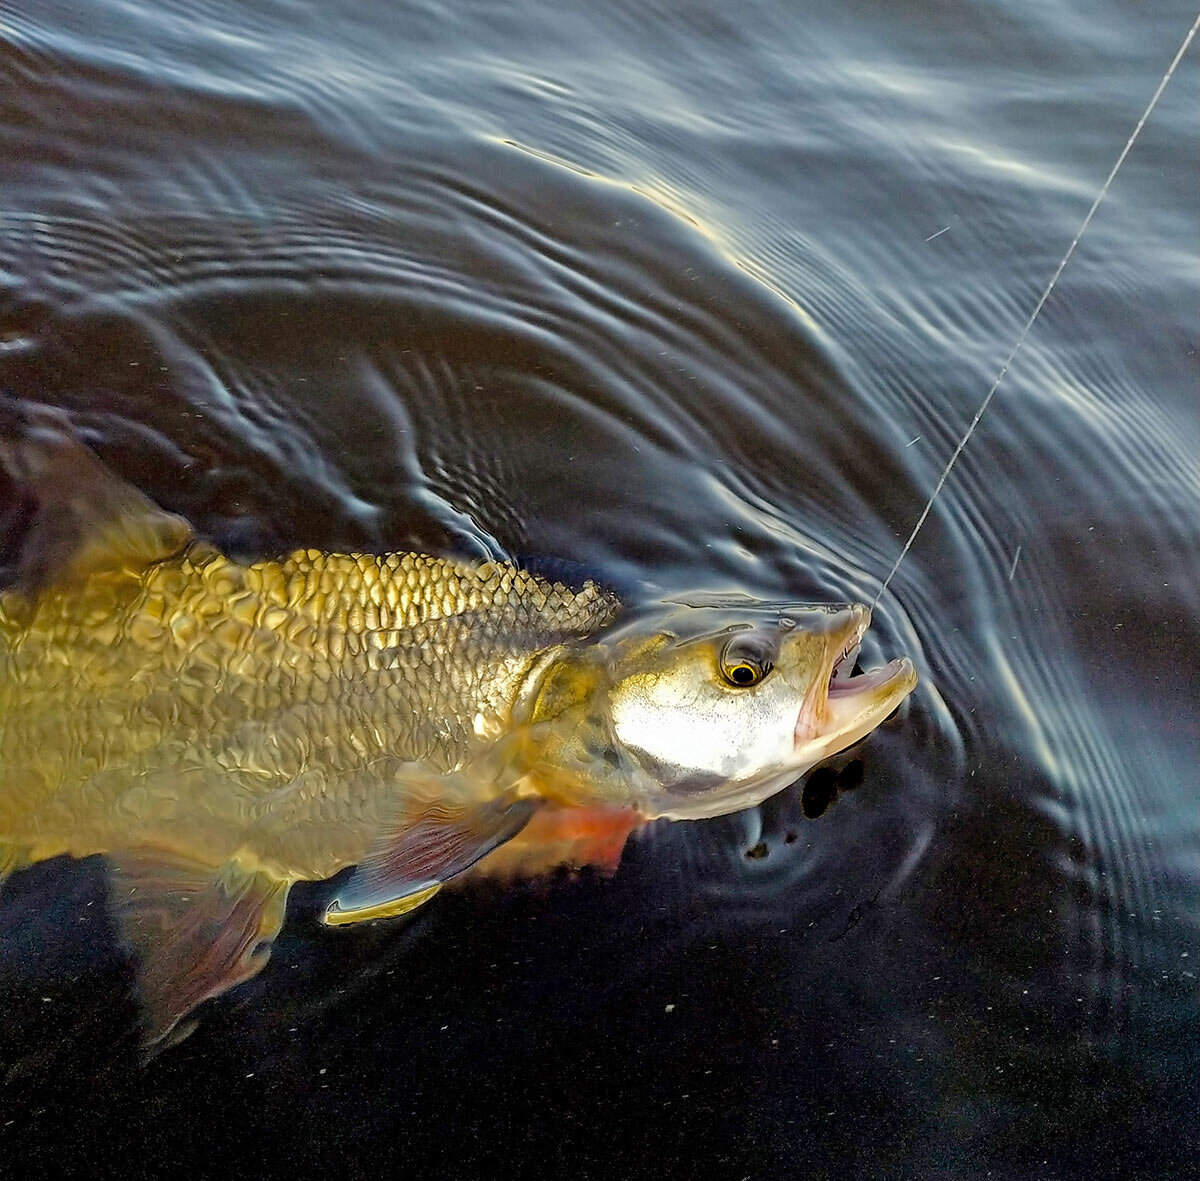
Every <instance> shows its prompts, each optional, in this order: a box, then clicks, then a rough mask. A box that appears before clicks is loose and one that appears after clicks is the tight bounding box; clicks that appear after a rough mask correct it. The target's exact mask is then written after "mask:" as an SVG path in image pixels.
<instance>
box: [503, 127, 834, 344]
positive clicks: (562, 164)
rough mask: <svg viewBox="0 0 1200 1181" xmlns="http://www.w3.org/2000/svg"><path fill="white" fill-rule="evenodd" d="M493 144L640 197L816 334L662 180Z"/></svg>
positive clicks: (513, 144) (511, 143) (803, 315)
mask: <svg viewBox="0 0 1200 1181" xmlns="http://www.w3.org/2000/svg"><path fill="white" fill-rule="evenodd" d="M491 138H492V142H493V143H497V144H500V145H501V146H502V147H506V148H515V149H516V150H517V151H518V152H524V153H525V154H526V155H529V156H533V157H534V158H535V159H538V160H542V161H544V162H545V163H547V164H553V165H555V166H556V167H558V168H565V169H566V170H567V171H568V172H573V173H575V175H576V176H584V177H587V179H588V180H591V181H596V182H598V183H599V184H604V185H612V186H613V187H614V188H618V189H624V190H625V191H626V192H628V193H634V194H636V195H637V196H639V197H642V198H644V199H645V200H647V201H650V202H651V203H653V204H654V205H657V206H658V207H659V208H660V209H662V210H663V211H664V212H666V213H669V214H670V215H671V216H672V217H674V218H677V219H678V220H680V221H682V222H684V223H685V224H686V225H688V226H690V227H691V228H692V229H694V230H695V231H696V232H697V233H698V234H699V235H700V236H701V237H702V238H704V240H705V241H706V242H708V243H709V244H710V245H711V246H712V248H713V249H714V250H715V251H716V252H717V254H719V255H720V256H721V258H722V260H723V261H725V262H727V263H728V264H729V265H730V266H733V267H736V268H737V269H738V270H739V271H742V272H743V273H744V274H745V275H747V276H749V277H750V278H751V279H753V280H754V281H755V282H756V283H758V284H759V285H760V286H762V287H765V288H766V289H767V290H768V291H770V292H771V294H772V295H774V296H776V298H778V299H781V300H782V301H783V302H784V303H785V304H787V306H788V307H789V308H790V309H791V310H792V311H793V312H794V313H795V314H796V315H797V316H799V317H800V319H801V320H802V321H803V322H804V327H805V328H806V329H807V330H808V331H810V332H819V328H818V325H817V322H816V321H815V320H814V319H813V318H812V317H811V316H810V315H809V314H808V312H807V311H805V310H804V308H803V307H801V306H800V304H798V303H797V302H796V301H795V300H794V299H793V298H792V297H791V296H790V295H788V293H787V292H786V291H783V290H782V289H781V288H779V287H777V286H776V285H775V283H773V282H772V281H771V279H770V278H769V277H768V276H767V275H765V274H764V273H763V272H762V271H761V270H760V269H759V268H758V267H757V266H756V265H755V264H754V263H752V262H750V261H749V260H748V259H744V258H742V257H740V256H739V255H738V254H737V252H736V251H735V250H734V249H733V247H732V246H731V245H730V244H729V242H728V241H727V240H726V239H725V238H724V237H723V236H722V235H721V234H720V232H719V231H718V230H716V229H715V228H714V227H713V226H712V225H710V224H709V223H708V222H706V221H704V220H703V219H702V218H700V217H699V216H697V215H696V214H695V213H694V212H693V211H692V210H690V209H688V208H687V207H686V206H685V205H684V204H683V202H682V201H681V199H680V197H679V195H678V194H677V193H676V192H674V191H673V190H671V189H670V188H668V187H667V186H666V185H664V184H663V183H662V182H661V181H657V180H648V181H641V182H634V181H625V180H615V179H613V178H612V177H610V176H605V175H603V174H602V173H599V172H594V171H593V170H592V169H590V168H584V167H583V166H582V165H580V164H575V163H572V162H571V161H570V160H564V159H563V158H562V157H561V156H555V155H553V154H552V153H550V152H545V151H543V150H542V149H540V148H534V147H530V146H529V144H523V143H520V142H519V141H517V140H513V139H505V138H503V137H500V136H493V137H491Z"/></svg>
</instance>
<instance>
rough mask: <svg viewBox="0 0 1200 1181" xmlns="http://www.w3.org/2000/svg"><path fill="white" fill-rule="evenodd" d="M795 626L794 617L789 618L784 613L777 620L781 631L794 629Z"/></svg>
mask: <svg viewBox="0 0 1200 1181" xmlns="http://www.w3.org/2000/svg"><path fill="white" fill-rule="evenodd" d="M795 627H796V621H795V620H794V619H789V618H788V617H787V616H786V615H785V616H784V617H783V618H782V619H781V620H780V621H779V630H780V631H781V632H790V631H794V630H795Z"/></svg>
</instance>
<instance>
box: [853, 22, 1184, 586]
mask: <svg viewBox="0 0 1200 1181" xmlns="http://www.w3.org/2000/svg"><path fill="white" fill-rule="evenodd" d="M1197 29H1200V13H1197V14H1196V19H1195V20H1194V21H1193V22H1192V27H1191V28H1190V29H1189V30H1188V34H1187V36H1186V37H1184V39H1183V44H1182V45H1180V46H1179V50H1178V52H1177V53H1176V54H1175V57H1174V58H1173V59H1172V61H1171V64H1170V65H1169V66H1168V67H1167V72H1166V73H1165V74H1163V76H1162V80H1161V81H1160V82H1159V84H1158V88H1157V89H1156V90H1155V91H1154V94H1153V95H1152V96H1151V98H1150V101H1149V103H1147V104H1146V109H1145V110H1144V111H1143V112H1142V117H1141V118H1140V119H1139V120H1138V121H1137V126H1136V127H1134V129H1133V131H1132V132H1131V134H1130V136H1129V138H1128V139H1127V140H1126V141H1125V146H1124V147H1123V148H1122V149H1121V154H1120V155H1119V156H1118V157H1117V162H1116V163H1115V164H1114V165H1113V166H1112V170H1111V171H1110V172H1109V174H1108V176H1107V177H1106V178H1105V181H1104V184H1102V185H1101V186H1100V191H1099V192H1098V193H1097V194H1096V199H1095V200H1094V201H1093V202H1092V207H1091V209H1089V210H1088V211H1087V216H1086V217H1085V218H1084V219H1083V221H1082V223H1080V226H1079V229H1078V230H1077V231H1076V232H1075V237H1074V238H1072V239H1071V245H1070V246H1068V247H1067V252H1066V254H1064V255H1063V256H1062V261H1061V262H1060V263H1059V264H1058V267H1057V268H1056V269H1055V271H1054V274H1053V275H1052V276H1051V277H1050V282H1049V283H1047V284H1046V289H1045V290H1044V291H1043V292H1042V295H1041V298H1040V299H1039V300H1038V301H1037V304H1036V305H1035V306H1034V309H1033V311H1032V312H1031V313H1030V315H1029V319H1028V320H1026V321H1025V327H1024V328H1022V329H1021V333H1020V335H1019V336H1018V337H1017V343H1016V344H1014V345H1013V347H1012V351H1011V352H1010V353H1009V354H1008V356H1007V357H1006V358H1005V361H1004V364H1003V365H1001V366H1000V372H999V373H997V374H996V380H995V381H993V382H992V387H991V389H989V390H988V392H987V396H986V397H985V398H984V399H983V401H982V402H981V403H980V404H979V409H978V410H976V411H975V417H974V418H972V419H971V421H970V423H969V424H968V426H967V429H966V431H964V432H963V437H962V438H961V439H959V441H958V446H956V447H955V448H954V450H953V452H951V455H950V458H949V459H948V460H947V461H946V466H945V467H944V468H942V474H941V475H940V476H939V477H938V481H937V483H936V484H935V485H934V486H933V492H932V493H930V496H929V499H928V500H927V501H926V502H925V507H924V508H923V509H922V510H921V515H920V516H919V517H918V518H917V523H916V524H915V525H914V526H913V529H912V532H911V533H910V534H909V535H908V540H907V541H906V542H905V543H904V548H903V549H902V550H901V551H900V556H899V557H898V558H897V559H896V561H895V562H894V563H893V564H892V568H891V570H889V571H888V576H887V577H886V578H885V579H884V580H883V582H882V584H881V585H880V587H879V590H878V591H877V592H876V595H875V598H874V600H873V601H872V603H871V607H872V609H874V608H875V606H876V605H877V604H878V603H879V600H880V599H881V598H882V597H883V592H884V591H885V590H887V588H888V585H889V584H890V583H891V581H892V579H893V578H894V577H895V575H896V571H897V570H899V569H900V563H901V562H903V561H904V559H905V557H906V556H907V554H908V551H909V550H910V549H912V544H913V542H914V541H915V540H916V538H917V534H918V533H920V532H921V526H922V525H924V524H925V520H926V518H927V517H928V516H929V512H930V510H931V509H932V508H933V502H934V501H935V500H937V498H938V494H939V493H940V492H941V490H942V488H943V486H944V485H945V483H946V479H947V478H948V477H949V475H950V472H951V470H952V469H953V467H954V465H955V464H956V463H957V462H958V457H959V456H960V455H961V454H962V453H963V448H964V447H966V445H967V442H968V441H969V440H970V438H971V436H972V435H973V434H974V433H975V428H976V427H977V426H978V425H979V420H980V419H981V418H982V417H983V415H984V413H985V411H986V410H987V408H988V403H989V402H991V400H992V395H993V394H995V392H996V390H997V389H998V388H999V387H1000V383H1001V382H1002V381H1003V380H1004V375H1005V374H1006V373H1007V372H1008V370H1009V366H1010V365H1012V363H1013V359H1014V358H1015V357H1016V355H1017V354H1018V353H1019V352H1020V351H1021V346H1022V345H1023V344H1024V343H1025V338H1026V337H1027V336H1028V335H1029V330H1030V329H1031V328H1032V327H1033V322H1034V321H1035V320H1036V319H1037V318H1038V315H1039V314H1040V313H1041V310H1042V308H1043V307H1045V306H1046V300H1048V299H1049V298H1050V293H1051V292H1052V291H1053V290H1054V287H1055V284H1057V283H1058V280H1059V277H1060V276H1061V275H1062V273H1063V271H1064V270H1065V269H1066V266H1067V263H1068V262H1069V261H1070V260H1071V255H1073V254H1074V253H1075V247H1076V246H1078V245H1079V239H1080V238H1082V237H1083V235H1084V233H1085V232H1086V231H1087V228H1088V226H1089V225H1091V223H1092V217H1093V216H1094V215H1095V213H1096V210H1097V209H1099V208H1100V202H1101V201H1103V200H1104V197H1105V195H1106V194H1107V192H1108V188H1109V185H1111V184H1112V182H1113V177H1114V176H1116V175H1117V172H1118V170H1119V169H1120V167H1121V165H1122V164H1124V163H1125V157H1126V156H1128V155H1129V151H1130V149H1131V148H1132V147H1133V145H1134V142H1135V141H1136V140H1137V137H1138V136H1139V135H1141V133H1142V128H1143V127H1145V125H1146V120H1147V119H1149V118H1150V113H1151V112H1152V111H1153V110H1154V108H1155V107H1156V106H1157V105H1158V100H1159V99H1160V98H1161V97H1162V94H1163V91H1164V90H1166V88H1167V86H1168V85H1169V83H1170V81H1171V78H1172V77H1173V76H1174V74H1175V70H1176V67H1177V66H1178V65H1179V63H1180V62H1181V61H1182V60H1183V55H1184V54H1185V53H1187V50H1188V46H1189V45H1191V43H1192V38H1193V37H1195V36H1196V31H1197Z"/></svg>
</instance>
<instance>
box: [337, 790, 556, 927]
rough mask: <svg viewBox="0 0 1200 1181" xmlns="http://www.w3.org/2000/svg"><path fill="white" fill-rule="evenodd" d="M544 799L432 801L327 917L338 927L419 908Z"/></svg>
mask: <svg viewBox="0 0 1200 1181" xmlns="http://www.w3.org/2000/svg"><path fill="white" fill-rule="evenodd" d="M539 802H540V801H538V800H532V799H514V798H512V797H510V796H502V797H501V798H499V799H496V800H490V801H488V802H487V803H485V804H473V805H463V804H457V803H455V802H453V801H451V800H446V799H445V798H442V799H439V800H437V801H436V802H434V803H431V804H429V805H428V806H427V807H426V808H425V809H424V811H422V812H421V813H420V815H418V816H417V817H416V818H415V819H413V820H412V821H411V822H410V823H408V824H406V826H405V827H404V828H403V829H402V830H401V831H400V832H399V833H396V834H394V835H392V836H390V837H388V838H387V839H386V840H384V841H383V842H381V844H380V845H379V846H378V848H377V849H376V850H375V851H374V852H373V853H372V854H371V855H370V856H369V857H368V858H367V859H366V860H365V861H363V862H362V863H361V864H360V865H359V867H358V868H357V869H356V870H355V871H354V874H353V876H352V877H351V878H350V880H349V881H348V882H347V883H346V885H345V886H343V887H342V889H341V891H340V892H339V893H338V894H337V896H336V897H335V898H334V900H333V901H332V902H331V903H330V904H329V908H328V909H327V910H326V912H325V922H326V923H328V924H329V925H330V926H334V927H337V926H342V925H344V924H346V923H357V922H365V921H366V920H368V919H377V918H386V917H390V916H392V915H396V914H404V913H405V912H406V911H409V910H412V909H414V908H415V907H417V906H419V905H420V904H421V903H422V902H425V901H427V900H428V899H430V898H432V897H433V895H434V894H436V893H437V891H438V889H439V888H440V887H441V885H442V883H443V882H446V881H449V880H450V878H452V877H455V876H457V875H458V874H460V873H462V872H463V871H464V870H466V869H469V868H470V867H471V866H472V865H474V864H475V862H477V861H478V860H479V859H480V858H481V857H485V856H487V854H488V853H490V852H491V851H492V850H493V849H495V848H497V847H498V846H500V845H502V844H504V843H505V842H506V841H509V840H511V839H512V838H513V837H514V836H516V835H517V833H519V832H520V831H521V830H522V829H523V828H524V827H525V826H526V825H527V824H528V823H529V820H530V817H532V816H533V814H534V812H535V811H536V810H537V807H538V804H539Z"/></svg>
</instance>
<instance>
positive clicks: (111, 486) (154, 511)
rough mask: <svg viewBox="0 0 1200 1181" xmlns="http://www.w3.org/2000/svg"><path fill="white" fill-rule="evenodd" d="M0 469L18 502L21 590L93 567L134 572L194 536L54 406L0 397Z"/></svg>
mask: <svg viewBox="0 0 1200 1181" xmlns="http://www.w3.org/2000/svg"><path fill="white" fill-rule="evenodd" d="M0 468H2V469H3V472H4V474H5V475H6V476H7V477H8V479H9V480H10V481H11V482H12V483H13V485H14V486H15V490H16V493H17V497H18V503H19V505H20V506H21V516H22V517H23V521H22V522H21V525H22V527H23V528H22V532H23V538H22V542H21V548H20V556H19V559H18V563H17V565H18V568H17V571H16V585H17V588H18V589H20V590H22V591H24V592H26V593H30V594H31V593H34V592H36V591H38V590H40V589H41V588H42V587H44V586H48V585H52V584H61V583H64V582H69V581H72V580H75V579H79V578H83V577H85V576H86V575H88V574H91V573H93V572H95V571H98V570H105V569H122V568H124V569H129V570H131V571H133V572H135V573H136V572H138V571H141V570H143V569H145V567H147V566H149V565H151V564H152V563H154V562H158V561H161V560H162V559H163V558H167V557H170V556H171V555H172V554H175V553H178V552H179V551H180V550H181V549H182V548H183V547H184V546H185V545H187V544H188V542H189V541H190V540H191V539H192V530H191V528H190V527H189V525H188V524H187V522H186V521H184V520H183V518H182V517H177V516H175V515H174V514H173V513H168V512H165V511H164V510H163V509H160V508H159V507H158V506H157V505H156V504H154V503H153V502H152V501H150V500H149V499H148V498H147V497H145V496H144V495H143V494H142V493H141V492H139V491H138V490H137V489H136V488H134V487H133V486H132V485H130V484H127V483H125V482H124V481H123V480H121V479H119V478H118V477H117V476H115V475H114V474H113V473H112V472H111V471H109V469H108V468H106V467H105V466H104V464H103V463H101V461H100V460H99V459H98V458H97V457H96V456H95V455H94V454H93V453H92V452H91V451H90V450H88V448H87V447H85V446H84V445H83V444H82V443H81V442H80V441H79V440H78V438H76V437H75V435H74V433H73V431H72V429H71V426H70V423H69V421H68V420H67V418H66V416H65V415H63V414H62V413H61V412H59V411H56V410H52V409H50V408H48V407H45V406H32V405H24V404H21V403H13V402H11V401H8V400H4V401H3V402H2V403H0Z"/></svg>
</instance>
